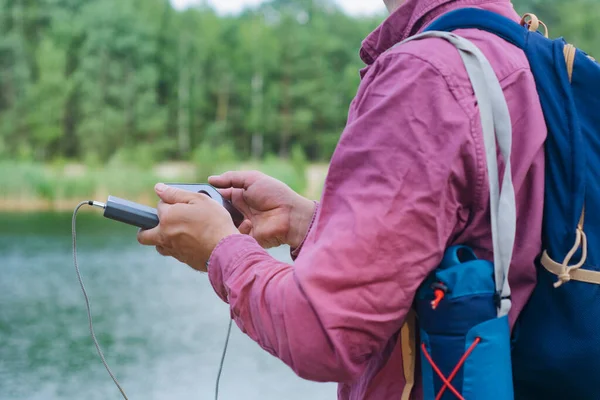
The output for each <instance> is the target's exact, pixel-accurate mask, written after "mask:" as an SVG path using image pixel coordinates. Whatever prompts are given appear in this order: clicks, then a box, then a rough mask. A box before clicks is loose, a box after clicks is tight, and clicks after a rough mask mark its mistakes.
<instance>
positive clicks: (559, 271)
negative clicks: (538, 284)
mask: <svg viewBox="0 0 600 400" xmlns="http://www.w3.org/2000/svg"><path fill="white" fill-rule="evenodd" d="M542 265H543V266H544V268H546V269H547V270H548V272H550V273H553V274H554V275H556V276H558V277H559V278H560V277H563V279H564V280H565V281H566V282H568V281H579V282H585V283H592V284H596V285H600V272H597V271H590V270H587V269H571V270H568V269H567V275H564V271H565V268H564V266H563V265H562V264H559V263H557V262H556V261H554V260H552V259H551V258H550V257H549V256H548V253H547V252H544V255H543V256H542Z"/></svg>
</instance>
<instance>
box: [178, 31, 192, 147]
mask: <svg viewBox="0 0 600 400" xmlns="http://www.w3.org/2000/svg"><path fill="white" fill-rule="evenodd" d="M185 43H186V41H184V40H182V41H181V42H180V46H179V55H180V56H179V60H180V62H179V65H180V67H179V68H180V69H179V89H178V94H177V97H178V100H179V101H178V104H179V107H178V111H177V132H178V134H177V142H178V146H179V154H180V156H181V157H185V156H186V155H187V153H188V151H189V150H190V67H189V64H188V63H187V62H186V59H185V57H184V54H185V51H186V49H187V46H186V45H185Z"/></svg>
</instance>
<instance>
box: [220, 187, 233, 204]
mask: <svg viewBox="0 0 600 400" xmlns="http://www.w3.org/2000/svg"><path fill="white" fill-rule="evenodd" d="M233 190H234V189H233V188H227V189H217V191H218V192H219V193H221V196H223V198H225V199H227V200H229V201H231V197H232V195H233Z"/></svg>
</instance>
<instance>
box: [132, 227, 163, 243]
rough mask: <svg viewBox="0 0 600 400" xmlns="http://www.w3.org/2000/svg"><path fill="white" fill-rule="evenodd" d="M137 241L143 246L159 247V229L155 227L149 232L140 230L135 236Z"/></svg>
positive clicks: (160, 238)
mask: <svg viewBox="0 0 600 400" xmlns="http://www.w3.org/2000/svg"><path fill="white" fill-rule="evenodd" d="M137 240H138V242H139V243H140V244H141V245H144V246H159V245H161V244H162V236H161V233H160V228H158V227H156V228H154V229H150V230H146V231H144V230H140V231H139V232H138V234H137Z"/></svg>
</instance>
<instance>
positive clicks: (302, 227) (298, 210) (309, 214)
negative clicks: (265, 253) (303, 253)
mask: <svg viewBox="0 0 600 400" xmlns="http://www.w3.org/2000/svg"><path fill="white" fill-rule="evenodd" d="M315 209H316V203H315V202H314V201H312V200H309V199H307V198H305V197H302V196H298V200H297V202H296V203H295V204H294V206H293V207H292V211H291V214H290V230H289V232H288V236H287V240H286V244H287V245H289V246H290V247H291V248H292V249H295V248H298V247H299V246H300V245H301V244H302V243H303V242H304V238H305V237H306V235H307V233H308V230H309V228H310V226H311V224H312V221H313V217H314V214H315Z"/></svg>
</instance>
